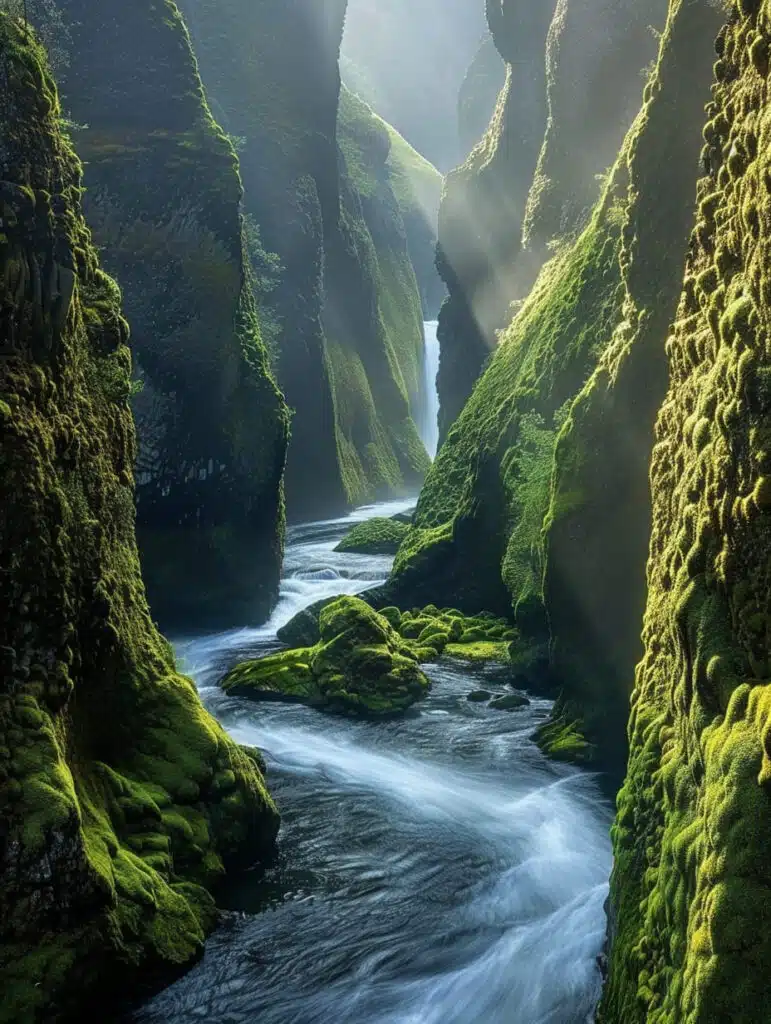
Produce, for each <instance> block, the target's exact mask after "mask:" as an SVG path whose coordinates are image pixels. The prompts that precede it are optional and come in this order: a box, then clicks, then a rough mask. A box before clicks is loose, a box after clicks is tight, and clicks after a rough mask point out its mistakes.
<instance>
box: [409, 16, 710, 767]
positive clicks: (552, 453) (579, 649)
mask: <svg viewBox="0 0 771 1024" xmlns="http://www.w3.org/2000/svg"><path fill="white" fill-rule="evenodd" d="M676 13H677V17H675V16H674V12H673V17H672V18H671V20H670V24H669V26H668V30H667V32H666V33H665V35H664V37H663V39H662V48H661V55H660V58H659V62H658V64H657V66H656V68H655V70H654V73H653V77H652V78H651V80H650V82H649V84H648V86H647V89H646V91H645V100H644V103H643V107H642V110H641V112H640V114H639V116H638V118H637V119H636V121H635V123H634V125H633V126H632V128H631V130H630V131H629V133H628V135H627V138H626V141H625V143H624V146H623V148H622V151H621V154H620V155H619V158H618V160H617V162H616V164H615V165H614V167H613V169H612V171H611V173H610V175H609V176H608V177H607V179H606V181H605V184H604V188H603V193H602V196H601V198H600V201H599V203H598V204H597V206H596V207H595V209H594V211H593V213H592V216H591V218H590V220H589V222H588V224H587V226H586V227H585V229H584V230H583V232H582V233H581V234H580V235H579V236H578V238H576V239H575V241H573V242H566V243H565V244H564V245H563V246H562V247H561V248H559V249H558V250H557V251H556V253H555V255H553V257H552V258H551V260H550V261H549V262H548V263H547V264H546V266H545V267H544V268H543V269H542V271H541V273H540V275H539V277H538V280H537V281H536V284H535V286H534V288H533V290H532V292H531V294H530V295H529V297H528V298H527V300H526V301H525V302H524V303H523V304H522V306H521V308H520V309H519V311H518V313H517V315H516V316H515V318H514V320H513V322H512V323H511V325H510V326H509V328H508V329H507V330H506V331H505V332H504V333H503V334H502V336H501V339H500V344H499V346H498V348H497V349H496V351H495V352H494V354H493V356H492V358H491V359H490V361H489V365H488V366H487V368H486V370H485V372H484V374H483V375H482V377H481V378H480V379H479V381H478V382H477V384H476V386H475V388H474V390H473V393H472V395H471V398H470V399H469V401H468V403H467V404H466V406H465V408H464V409H463V412H462V413H461V415H460V417H459V418H458V420H457V422H456V423H455V425H454V426H453V428H452V429H451V431H450V433H449V435H448V438H447V440H446V442H445V444H444V446H443V447H442V449H441V450H440V452H439V455H438V458H437V460H436V462H435V464H434V466H433V468H432V470H431V472H430V473H429V476H428V478H427V481H426V485H425V487H424V489H423V491H422V493H421V496H420V500H419V502H418V507H417V510H416V514H415V519H414V526H413V527H412V528H411V529H410V532H409V533H408V535H407V537H406V539H405V541H404V542H403V544H402V545H401V547H400V549H399V552H398V554H397V556H396V561H395V564H394V572H393V576H392V579H391V581H390V584H389V587H390V589H391V593H392V598H393V600H394V601H396V602H397V603H399V604H404V603H410V602H411V601H413V600H417V601H425V600H430V599H431V598H432V597H434V596H435V595H437V594H441V595H442V597H443V599H445V600H451V601H453V602H454V603H456V604H458V606H459V607H460V608H462V609H463V610H464V611H472V610H473V609H474V608H475V607H477V608H478V607H484V608H491V609H493V610H495V611H496V612H499V613H501V614H512V613H513V615H514V617H515V621H516V623H517V625H518V627H519V628H520V630H521V632H522V636H523V643H522V647H523V648H526V647H527V646H528V645H530V646H531V647H532V648H533V649H534V650H536V651H537V650H541V649H542V648H543V646H544V644H546V643H549V645H550V649H549V661H550V666H547V671H546V672H545V673H543V672H542V673H541V678H540V679H539V676H538V673H536V675H535V676H534V677H533V678H531V685H532V684H534V685H538V684H539V683H540V685H542V686H546V688H547V689H548V691H549V692H550V693H553V692H554V689H555V688H554V686H553V682H554V680H555V679H557V680H559V688H558V689H557V692H560V691H561V695H562V699H561V701H560V703H559V704H558V705H557V709H556V710H555V715H557V716H564V717H565V721H566V722H569V723H573V724H572V725H571V726H570V730H572V729H573V728H574V727H575V729H576V730H577V731H578V733H580V735H581V736H582V737H584V740H585V742H586V744H587V746H586V753H587V755H588V756H590V757H596V758H598V759H599V763H601V764H602V766H603V767H605V768H607V769H608V770H609V771H611V772H612V773H613V774H614V777H615V778H620V777H621V774H622V772H623V768H624V764H625V756H626V752H625V723H626V719H627V714H628V698H629V690H630V681H631V677H632V673H633V667H634V664H635V660H636V658H637V657H638V655H639V622H640V617H641V615H642V606H643V603H644V594H645V580H644V566H645V557H646V555H645V552H646V546H647V540H648V536H649V528H650V525H649V524H650V511H649V510H650V499H649V496H648V494H647V468H646V467H647V464H648V461H649V458H650V452H651V449H652V447H653V423H654V420H655V415H656V409H657V407H658V405H659V404H660V402H661V399H662V397H663V393H664V388H665V385H666V366H665V354H664V351H663V348H662V346H661V341H660V339H661V336H662V333H663V332H665V331H666V326H667V324H668V322H669V320H670V318H671V317H672V316H673V314H674V311H675V308H676V303H677V299H678V295H679V290H680V282H681V280H682V266H683V262H684V252H685V244H686V239H687V232H688V228H689V224H690V223H691V219H692V212H693V188H694V183H693V174H692V168H693V164H694V160H695V158H696V155H697V153H698V149H699V146H700V126H701V110H702V106H703V103H704V101H705V99H706V97H707V95H708V88H709V77H710V70H711V69H710V63H709V51H710V42H709V40H710V37H711V34H712V32H713V31H714V30H715V25H716V24H717V15H716V14H713V16H712V17H711V18H710V17H704V16H703V14H702V13H701V12H700V13H698V14H697V12H696V11H695V10H694V9H692V8H690V7H689V8H683V9H682V10H681V9H680V7H679V6H678V7H677V8H676ZM640 88H641V89H642V84H641V85H640ZM665 168H666V169H667V175H668V181H669V187H668V189H667V195H666V201H664V199H663V197H662V196H661V195H659V192H658V189H657V187H656V185H655V182H657V181H659V180H660V177H661V174H662V173H664V169H665ZM630 410H631V411H630ZM600 568H601V571H600ZM600 741H602V742H600Z"/></svg>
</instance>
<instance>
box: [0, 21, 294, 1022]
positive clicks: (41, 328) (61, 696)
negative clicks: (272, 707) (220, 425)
mask: <svg viewBox="0 0 771 1024" xmlns="http://www.w3.org/2000/svg"><path fill="white" fill-rule="evenodd" d="M0 49H2V51H3V54H4V75H5V78H4V90H3V95H2V98H1V99H0V138H1V139H2V141H1V142H0V151H1V153H2V162H3V166H4V168H5V170H4V175H3V177H4V180H3V182H2V186H0V206H1V207H2V210H1V215H2V218H3V222H4V225H5V232H6V236H7V241H6V243H4V244H3V246H2V249H0V308H2V310H3V317H4V323H5V325H6V327H7V333H6V334H5V344H6V350H5V351H4V357H3V360H2V362H1V363H0V395H2V402H3V409H5V408H8V409H9V410H10V413H11V414H10V416H3V417H2V420H0V429H2V432H3V453H2V458H1V459H0V565H2V566H3V571H2V572H0V658H1V659H2V671H0V779H1V780H2V784H1V785H0V817H1V818H2V820H3V829H4V850H5V856H4V858H3V859H2V862H0V983H1V985H0V987H2V991H3V1000H2V1007H1V1008H0V1020H2V1021H4V1022H5V1021H8V1022H9V1024H10V1022H11V1021H13V1022H14V1024H27V1022H32V1021H34V1020H49V1019H51V1018H52V1015H55V1016H60V1015H61V1016H68V1017H71V1016H79V1015H81V1011H82V1010H83V1007H84V1006H86V1005H87V1004H89V1003H91V1002H93V1003H94V1004H98V1003H99V1002H100V1000H102V999H114V998H115V995H116V993H119V992H122V991H125V989H126V988H128V987H130V986H131V985H132V984H134V983H135V982H136V981H137V979H138V978H139V977H141V976H147V973H148V971H150V970H152V971H153V972H157V973H158V975H159V976H161V977H162V976H164V975H165V974H166V973H172V972H174V971H176V970H178V969H179V968H180V967H182V966H184V965H186V964H189V963H191V962H192V960H193V959H194V958H195V957H196V956H198V955H199V954H200V952H201V949H202V944H203V939H204V936H205V934H206V932H207V931H208V930H210V929H211V927H212V926H213V924H214V918H215V912H214V903H213V900H212V898H211V896H210V894H209V893H208V891H207V887H209V886H211V885H212V884H213V883H214V882H215V881H216V880H217V878H218V876H219V875H220V874H221V873H222V871H223V869H224V868H225V866H232V865H234V864H237V863H239V862H241V863H243V862H244V861H249V862H254V861H257V860H260V859H264V858H265V857H267V856H268V855H269V854H270V852H271V850H272V846H273V840H274V838H275V833H276V829H277V825H278V815H277V812H276V809H275V807H274V805H273V803H272V801H271V799H270V796H269V795H268V793H267V790H266V788H265V785H264V780H263V777H262V774H261V772H260V771H259V769H258V766H257V764H256V763H255V762H254V760H253V759H250V758H248V757H247V756H246V755H245V754H243V753H242V752H241V750H240V749H239V748H238V747H237V746H236V745H235V744H234V743H233V742H232V741H230V740H229V739H228V737H227V736H226V734H225V733H224V731H223V730H222V729H221V728H220V727H219V725H217V723H216V722H215V721H214V720H213V719H212V718H211V717H210V716H209V715H208V714H207V713H206V712H205V711H204V709H203V707H202V705H201V703H200V701H199V699H198V696H197V694H196V691H195V688H194V686H193V684H192V683H191V682H190V681H189V680H187V679H184V678H182V677H181V676H179V675H177V674H176V671H175V666H174V662H173V658H172V656H171V651H170V647H169V645H168V644H167V643H166V642H165V641H164V640H163V639H162V638H161V637H160V636H159V634H158V633H157V631H156V629H155V627H154V625H153V623H152V620H151V618H150V614H149V611H148V607H147V603H146V599H145V593H144V586H143V583H142V579H141V576H140V571H139V561H138V555H137V548H136V541H135V534H134V493H133V480H132V466H133V462H134V457H135V454H136V442H135V436H134V428H133V423H132V419H131V413H130V410H129V407H128V402H127V395H128V392H129V381H130V367H131V360H130V353H129V351H128V348H127V345H126V340H127V337H128V329H127V325H126V323H125V321H124V320H123V318H122V315H121V307H120V292H119V290H118V288H117V286H116V285H115V284H114V282H113V281H112V280H110V278H108V277H107V275H106V274H105V273H104V272H103V271H102V270H100V268H99V264H98V257H97V253H96V250H95V248H94V246H93V244H92V241H91V235H90V233H89V230H88V228H87V227H86V224H85V221H84V219H83V216H82V212H81V206H80V199H81V178H80V170H81V169H80V164H79V163H78V161H77V159H76V157H75V156H74V154H73V152H72V149H71V148H70V145H69V143H68V141H67V140H66V139H65V138H64V137H63V135H62V134H61V129H60V125H61V108H60V106H59V101H58V98H57V94H56V89H55V87H54V84H53V82H52V81H51V79H50V77H49V75H48V72H47V70H46V62H45V57H44V54H43V51H42V49H41V47H40V46H39V45H38V44H37V42H36V41H35V40H34V38H33V35H32V33H31V32H30V31H27V30H24V29H23V28H22V27H21V25H17V24H16V23H15V22H13V21H12V20H10V19H9V18H8V17H7V16H5V15H2V14H0ZM41 267H45V268H47V269H46V272H45V275H42V276H41V274H40V268H41ZM105 709H108V710H109V713H107V714H106V713H105ZM222 773H225V774H226V775H227V778H228V782H229V784H230V786H229V793H228V796H227V797H225V798H223V789H222V785H221V782H218V783H217V784H215V782H216V780H218V779H219V780H221V779H222V777H223V775H222ZM231 776H232V778H231ZM231 796H235V797H236V799H235V800H232V799H231ZM101 1005H102V1010H100V1012H108V1011H105V1010H104V1006H105V1005H106V1004H105V1003H102V1004H101Z"/></svg>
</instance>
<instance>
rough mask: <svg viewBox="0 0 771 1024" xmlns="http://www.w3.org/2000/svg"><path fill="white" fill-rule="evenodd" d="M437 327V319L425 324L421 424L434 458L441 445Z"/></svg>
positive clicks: (429, 450)
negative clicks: (437, 386)
mask: <svg viewBox="0 0 771 1024" xmlns="http://www.w3.org/2000/svg"><path fill="white" fill-rule="evenodd" d="M437 327H438V324H437V321H436V320H429V321H426V323H425V324H424V336H425V345H424V348H423V408H422V409H421V416H420V424H419V429H420V439H421V441H422V442H423V444H424V445H425V448H426V451H427V452H428V454H429V455H430V456H431V458H432V459H433V458H434V457H435V456H436V450H437V448H438V447H439V392H438V391H437V390H436V375H437V373H438V372H439V339H438V338H437V336H436V329H437Z"/></svg>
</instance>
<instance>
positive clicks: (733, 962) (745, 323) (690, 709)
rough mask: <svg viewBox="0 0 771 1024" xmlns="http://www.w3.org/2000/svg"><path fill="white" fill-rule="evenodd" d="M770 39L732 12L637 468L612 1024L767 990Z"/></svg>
mask: <svg viewBox="0 0 771 1024" xmlns="http://www.w3.org/2000/svg"><path fill="white" fill-rule="evenodd" d="M673 6H674V7H680V6H681V10H682V14H683V15H684V16H685V17H686V19H687V18H688V17H689V16H692V15H691V14H690V12H688V10H687V8H688V5H687V4H685V3H683V4H682V5H678V4H675V5H673ZM684 43H685V45H688V41H687V40H684ZM770 45H771V7H770V6H769V4H768V3H765V2H764V3H760V2H756V0H741V2H738V0H737V2H734V3H732V4H731V5H730V13H729V24H728V26H727V28H726V29H725V30H724V31H723V32H722V33H721V34H720V36H719V38H718V43H717V52H718V60H717V63H716V65H715V76H716V81H715V85H714V88H713V98H712V102H711V103H710V104H709V106H708V108H707V115H706V118H705V120H706V127H705V130H704V139H705V147H704V151H703V163H704V172H705V173H704V177H703V179H702V180H701V182H700V184H699V207H698V215H697V220H696V227H695V230H694V234H693V236H692V240H691V246H690V252H689V258H688V265H687V269H686V276H685V283H684V287H683V290H682V296H681V298H680V304H679V307H678V311H677V317H676V320H675V323H674V326H673V328H672V330H671V333H670V334H669V338H668V339H667V341H666V353H667V357H668V364H669V387H668V390H667V394H666V398H665V400H664V403H663V405H662V408H661V411H660V414H659V418H658V422H657V425H656V436H655V446H654V448H653V459H652V463H651V484H652V489H653V532H652V538H651V547H650V561H649V565H648V603H647V610H646V613H645V625H644V634H643V639H644V644H645V653H644V656H643V659H642V661H641V662H640V665H639V668H638V671H637V679H636V684H635V689H634V695H633V698H632V716H631V722H630V733H629V735H630V742H631V755H630V759H629V770H628V774H627V778H626V782H625V784H624V788H623V789H622V791H621V795H620V797H619V802H618V817H617V820H616V825H615V827H614V830H613V842H614V852H615V869H614V873H613V880H612V886H611V906H610V914H611V939H612V946H611V953H610V974H609V979H608V983H607V987H606V991H605V996H604V999H603V1003H602V1008H601V1014H600V1019H601V1020H602V1021H604V1022H613V1024H615V1022H617V1021H618V1022H621V1021H623V1022H624V1024H627V1022H628V1024H643V1022H645V1024H663V1022H664V1021H672V1020H682V1021H689V1022H694V1024H707V1022H713V1021H714V1022H717V1021H729V1020H730V1021H735V1022H737V1024H744V1022H746V1024H749V1022H750V1021H753V1022H754V1021H760V1020H765V1019H766V1018H767V1016H768V1006H769V1002H770V1000H771V972H770V971H769V967H770V966H771V945H770V944H769V940H768V938H767V936H766V928H765V910H766V908H767V907H768V900H769V893H770V892H771V873H770V871H769V858H768V851H769V849H771V828H769V822H771V800H770V799H769V780H770V779H771V768H770V764H769V756H771V746H769V736H771V732H770V731H769V723H770V722H771V706H770V705H769V687H768V681H769V673H770V672H771V667H770V666H769V658H768V652H769V636H768V624H769V595H770V594H771V591H770V590H769V579H768V573H769V551H770V550H771V526H770V523H771V519H770V518H769V510H770V509H771V485H770V484H769V476H768V474H769V471H771V453H770V449H769V441H770V440H771V437H770V435H769V409H770V408H771V406H770V404H769V403H770V402H771V392H769V383H768V382H769V372H770V371H769V366H770V365H771V362H770V360H771V352H769V341H768V327H767V325H768V318H769V312H770V311H771V289H770V288H769V276H768V267H769V256H770V255H771V254H770V251H769V249H770V244H771V233H770V231H769V225H770V224H771V222H770V221H769V212H770V211H771V199H770V198H769V187H770V185H771V163H770V162H769V152H770V150H769V131H770V127H771V126H770V125H769V115H768V84H767V83H768V74H769V46H770Z"/></svg>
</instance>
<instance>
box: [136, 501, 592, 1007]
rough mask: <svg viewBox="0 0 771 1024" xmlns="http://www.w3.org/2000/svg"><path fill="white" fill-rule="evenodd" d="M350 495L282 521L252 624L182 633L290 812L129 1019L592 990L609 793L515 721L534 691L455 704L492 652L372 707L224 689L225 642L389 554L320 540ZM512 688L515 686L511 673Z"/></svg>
mask: <svg viewBox="0 0 771 1024" xmlns="http://www.w3.org/2000/svg"><path fill="white" fill-rule="evenodd" d="M405 507H406V504H401V505H399V504H396V503H394V504H391V505H385V506H383V505H381V506H378V507H372V508H369V509H361V510H359V511H358V512H357V513H355V514H354V515H353V516H350V517H347V518H346V519H344V520H337V521H334V522H325V523H316V524H312V525H307V526H302V527H296V528H293V529H292V530H291V531H290V537H289V545H288V552H287V560H286V579H285V581H284V584H283V587H282V595H281V601H280V604H279V606H278V608H277V610H276V613H275V615H274V616H273V619H272V620H271V622H270V623H269V624H268V625H267V626H266V627H264V628H263V629H255V630H241V631H235V632H231V633H227V634H223V635H219V636H210V637H202V638H196V639H190V640H187V641H183V642H180V643H179V644H178V651H179V654H180V657H181V660H182V662H183V664H184V666H185V668H186V669H187V670H188V671H189V672H191V673H192V674H193V675H194V676H195V678H196V679H197V682H198V684H199V686H200V688H201V692H202V696H203V698H204V700H205V701H206V703H207V705H208V706H209V707H210V708H211V710H212V711H213V712H214V713H215V714H216V715H217V716H218V717H219V718H220V719H221V720H222V721H223V722H224V723H225V724H226V726H227V727H228V728H229V729H230V731H231V732H232V734H233V735H234V736H235V737H236V738H237V739H239V740H241V741H242V742H245V743H249V744H252V745H255V746H258V747H260V748H262V750H263V751H264V752H265V754H266V757H267V761H268V766H269V772H268V779H269V783H270V786H271V789H272V792H273V793H274V795H275V797H276V800H277V802H278V804H279V806H280V808H281V811H282V814H283V826H282V830H281V836H280V851H279V858H278V862H277V864H276V865H275V867H273V868H271V869H270V870H269V871H268V873H267V875H265V876H264V877H258V876H257V875H256V873H255V877H254V878H249V877H247V878H242V879H240V880H239V881H238V882H237V883H236V884H235V885H234V887H233V888H232V889H231V890H230V891H229V892H228V893H226V894H225V895H226V901H227V903H228V905H229V906H231V907H233V908H234V911H233V912H230V913H228V914H226V915H225V919H224V923H223V925H222V926H221V928H220V929H219V930H218V931H217V932H216V933H215V935H214V936H213V937H212V938H211V939H210V941H209V943H208V945H207V951H206V954H205V956H204V958H203V960H202V961H201V962H200V964H198V965H197V967H195V968H194V969H193V970H192V971H191V972H189V973H188V974H187V975H185V977H183V978H182V979H181V980H180V981H178V982H177V983H176V984H174V985H172V986H171V987H170V988H168V989H166V990H165V991H164V992H162V993H161V994H160V995H159V996H157V997H156V998H155V999H154V1000H152V1001H151V1002H150V1003H149V1004H147V1005H146V1006H145V1007H143V1008H142V1009H141V1010H140V1011H139V1012H138V1013H137V1014H135V1016H134V1020H135V1021H137V1022H142V1024H161V1022H164V1024H167V1022H171V1024H182V1022H188V1021H189V1022H194V1021H200V1020H206V1021H207V1022H210V1024H241V1022H254V1024H257V1022H259V1024H584V1022H586V1021H589V1020H591V1018H592V1014H593V1009H594V1006H595V1004H596V1000H597V998H598V995H599V985H600V975H599V971H598V969H597V965H596V959H597V956H598V954H599V953H600V951H601V949H602V945H603V936H604V930H605V917H604V912H603V903H604V900H605V896H606V893H607V884H606V883H607V878H608V875H609V871H610V851H609V841H608V825H609V819H610V814H609V810H608V808H607V807H606V805H605V804H604V803H603V801H602V799H601V797H600V795H599V792H598V789H597V787H596V786H595V783H594V781H593V780H592V779H591V777H589V776H587V775H585V774H583V773H580V772H578V771H575V770H573V769H571V768H567V767H564V766H558V765H555V764H553V763H551V762H549V761H548V760H546V759H545V758H544V757H543V756H542V755H541V753H540V752H539V751H538V749H537V748H536V747H535V745H534V744H533V743H532V741H531V740H530V738H529V737H530V734H531V733H532V730H533V728H534V726H535V725H536V724H537V723H539V722H541V721H543V719H544V718H545V717H546V715H547V714H548V711H549V704H548V702H546V701H539V700H534V701H533V702H532V704H531V705H530V707H528V708H526V709H525V710H524V711H520V712H516V713H513V714H507V713H505V712H501V711H496V710H493V709H491V708H489V707H488V706H486V705H478V704H473V703H470V702H469V701H467V700H466V697H467V695H468V693H469V691H470V690H472V689H474V688H477V687H479V686H480V685H484V686H485V687H486V688H488V689H491V690H493V691H501V692H505V691H506V683H505V679H504V678H502V677H501V670H500V669H499V670H497V671H495V670H490V669H487V670H483V669H479V668H473V667H471V666H469V665H465V664H460V663H449V662H443V663H441V664H440V665H437V666H433V667H431V668H429V674H430V675H431V678H432V680H433V683H434V687H433V691H432V693H431V695H430V696H429V697H428V699H427V700H426V701H425V702H424V703H423V704H422V705H420V706H418V707H416V708H415V709H414V710H413V711H412V712H411V713H410V714H408V715H407V716H405V717H404V718H402V719H399V720H394V721H389V722H385V723H369V722H354V721H348V720H343V719H335V718H332V717H328V716H325V715H322V714H320V713H319V712H315V711H312V710H310V709H308V708H303V707H298V706H292V705H277V704H250V703H248V702H245V701H242V700H237V699H234V698H226V697H224V696H223V694H222V693H221V692H220V691H219V690H218V689H217V688H216V686H215V684H216V682H217V680H218V679H219V678H220V676H221V674H222V673H223V672H224V670H225V669H226V668H227V667H228V666H230V665H231V664H233V663H234V662H235V661H237V660H241V659H242V658H243V657H245V656H249V655H251V654H254V653H256V652H259V651H264V650H269V649H270V648H271V647H274V646H275V644H276V641H275V631H276V629H277V628H278V627H279V626H280V625H281V624H282V623H284V622H286V621H287V620H288V619H289V618H290V616H291V615H292V614H294V612H295V611H297V610H298V609H300V608H302V607H305V606H306V605H307V604H309V603H310V602H312V601H314V600H316V599H318V598H319V597H323V596H325V595H330V594H337V593H355V592H357V591H361V590H363V589H366V588H367V587H369V586H372V585H373V584H375V583H377V582H379V581H381V580H382V579H383V578H384V577H385V575H386V573H387V571H388V568H389V562H390V560H389V559H388V558H383V557H365V556H356V555H342V554H335V553H334V552H333V551H332V548H333V547H334V546H335V544H336V543H337V541H338V539H339V538H340V537H341V536H342V535H343V534H344V533H345V532H346V530H347V529H348V528H349V527H350V526H351V524H352V522H353V521H357V520H361V519H363V518H366V517H367V516H369V515H373V514H378V515H383V514H386V515H387V514H392V513H393V512H396V511H399V510H400V509H403V508H405ZM509 692H510V691H509Z"/></svg>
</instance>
